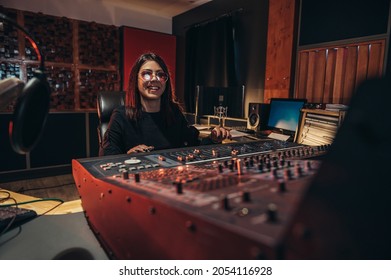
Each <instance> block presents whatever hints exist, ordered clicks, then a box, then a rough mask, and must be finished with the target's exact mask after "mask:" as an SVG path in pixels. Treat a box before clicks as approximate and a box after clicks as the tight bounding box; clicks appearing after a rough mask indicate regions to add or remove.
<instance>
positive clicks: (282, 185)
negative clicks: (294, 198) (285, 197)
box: [278, 181, 286, 193]
mask: <svg viewBox="0 0 391 280" xmlns="http://www.w3.org/2000/svg"><path fill="white" fill-rule="evenodd" d="M278 192H280V193H284V192H286V184H285V182H284V181H280V182H278Z"/></svg>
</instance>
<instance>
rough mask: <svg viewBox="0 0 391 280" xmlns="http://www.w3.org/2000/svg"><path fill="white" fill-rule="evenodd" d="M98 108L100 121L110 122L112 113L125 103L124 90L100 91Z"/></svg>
mask: <svg viewBox="0 0 391 280" xmlns="http://www.w3.org/2000/svg"><path fill="white" fill-rule="evenodd" d="M97 103H98V104H97V109H98V116H99V120H100V122H108V121H109V120H110V116H111V113H112V112H113V110H114V109H115V108H117V107H118V106H121V105H124V104H125V92H124V91H101V92H98V98H97Z"/></svg>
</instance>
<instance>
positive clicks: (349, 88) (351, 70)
mask: <svg viewBox="0 0 391 280" xmlns="http://www.w3.org/2000/svg"><path fill="white" fill-rule="evenodd" d="M346 51H347V58H346V68H345V70H346V72H345V83H344V90H343V97H342V101H341V103H342V104H348V103H349V100H350V94H349V93H351V92H353V91H354V88H355V85H356V68H357V59H356V57H357V51H358V50H357V48H354V47H353V48H348V47H347V48H346Z"/></svg>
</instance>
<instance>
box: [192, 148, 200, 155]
mask: <svg viewBox="0 0 391 280" xmlns="http://www.w3.org/2000/svg"><path fill="white" fill-rule="evenodd" d="M193 154H195V155H199V154H201V150H200V149H195V150H194V151H193Z"/></svg>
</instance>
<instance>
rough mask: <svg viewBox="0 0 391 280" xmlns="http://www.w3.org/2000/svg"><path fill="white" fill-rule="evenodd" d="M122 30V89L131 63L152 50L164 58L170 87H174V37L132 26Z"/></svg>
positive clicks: (125, 85)
mask: <svg viewBox="0 0 391 280" xmlns="http://www.w3.org/2000/svg"><path fill="white" fill-rule="evenodd" d="M122 32H123V33H122V38H123V39H122V58H123V60H122V63H123V73H122V74H123V81H122V85H123V90H127V88H128V80H129V73H130V69H131V68H132V66H133V63H134V62H135V61H136V59H137V58H138V57H139V56H140V55H141V54H143V53H146V52H154V53H156V54H158V55H159V56H161V57H162V58H163V59H164V61H165V62H166V64H167V66H168V69H169V71H170V75H171V80H172V87H173V89H175V64H176V37H175V36H174V35H171V34H165V33H159V32H154V31H148V30H143V29H137V28H133V27H123V28H122Z"/></svg>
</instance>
